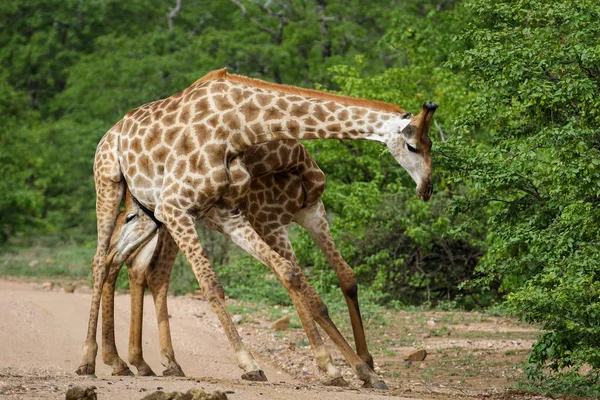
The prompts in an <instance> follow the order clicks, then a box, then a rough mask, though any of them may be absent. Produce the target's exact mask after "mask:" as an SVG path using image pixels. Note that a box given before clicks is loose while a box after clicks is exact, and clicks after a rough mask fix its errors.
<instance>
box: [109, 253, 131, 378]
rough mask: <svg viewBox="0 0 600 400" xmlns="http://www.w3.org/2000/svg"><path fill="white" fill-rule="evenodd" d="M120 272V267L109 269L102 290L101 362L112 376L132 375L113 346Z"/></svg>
mask: <svg viewBox="0 0 600 400" xmlns="http://www.w3.org/2000/svg"><path fill="white" fill-rule="evenodd" d="M120 270H121V266H120V265H118V266H116V267H115V266H114V265H113V266H112V267H111V268H109V272H108V276H107V278H106V282H104V287H103V288H102V361H104V364H106V365H108V366H110V367H111V368H112V374H113V375H133V372H131V370H130V369H129V367H128V366H127V364H126V363H125V361H123V360H122V359H121V358H120V357H119V354H118V352H117V346H116V344H115V285H116V283H117V276H118V275H119V271H120Z"/></svg>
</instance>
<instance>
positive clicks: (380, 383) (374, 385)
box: [363, 381, 390, 390]
mask: <svg viewBox="0 0 600 400" xmlns="http://www.w3.org/2000/svg"><path fill="white" fill-rule="evenodd" d="M363 387H364V388H373V389H381V390H389V389H390V388H389V387H388V385H386V384H385V382H384V381H378V382H375V383H371V382H365V383H364V385H363Z"/></svg>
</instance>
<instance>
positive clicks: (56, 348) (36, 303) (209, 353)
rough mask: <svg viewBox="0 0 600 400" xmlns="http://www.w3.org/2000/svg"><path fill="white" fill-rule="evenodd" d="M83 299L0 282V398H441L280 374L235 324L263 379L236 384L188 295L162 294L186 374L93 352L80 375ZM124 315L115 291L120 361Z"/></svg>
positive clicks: (153, 347)
mask: <svg viewBox="0 0 600 400" xmlns="http://www.w3.org/2000/svg"><path fill="white" fill-rule="evenodd" d="M90 299H91V296H90V294H89V293H77V291H76V293H64V292H62V291H59V290H42V289H40V288H39V285H37V286H36V285H35V284H33V283H23V282H17V281H9V280H5V279H0V398H3V399H4V398H5V399H55V398H64V396H65V392H66V391H67V390H68V389H69V388H70V387H71V386H74V385H78V386H92V385H93V386H96V387H97V393H98V398H99V399H141V398H142V397H144V396H145V395H146V394H148V393H150V392H152V391H155V390H164V391H174V390H177V391H186V390H188V389H191V388H201V389H204V390H206V391H215V390H221V391H225V392H227V395H228V398H229V399H234V400H235V399H240V400H242V399H283V400H286V399H295V400H297V399H328V400H337V399H340V400H341V399H344V400H346V399H349V400H353V399H357V400H358V399H384V398H386V399H387V398H398V399H402V398H412V399H416V398H418V399H425V400H427V399H444V398H449V397H448V396H447V395H444V394H440V393H437V394H436V393H431V394H427V393H422V392H421V393H412V394H411V392H410V390H408V391H407V390H406V388H405V389H403V390H400V388H394V387H393V385H392V390H390V391H387V392H383V391H377V390H372V389H363V388H361V387H360V386H359V385H358V383H357V382H356V381H352V382H351V386H350V387H349V388H343V389H342V388H332V387H325V386H323V385H321V384H320V383H319V381H318V379H317V377H314V378H312V379H310V378H309V379H302V377H303V375H304V378H306V376H305V375H306V373H305V372H304V371H294V370H293V369H291V370H290V369H289V368H287V370H288V371H287V372H286V371H283V369H279V368H277V367H276V365H279V363H278V362H276V361H274V360H273V359H272V358H271V357H268V356H266V354H267V353H265V351H264V348H262V343H263V342H264V337H261V334H260V333H259V332H257V331H256V330H255V329H247V328H246V329H242V335H243V336H244V340H245V342H246V343H247V344H248V346H249V347H250V349H251V350H252V351H253V352H254V354H255V355H256V356H257V358H258V360H259V362H260V363H261V365H262V366H263V368H264V370H265V373H266V375H267V377H268V379H269V382H268V383H255V382H246V381H242V380H241V379H240V375H241V370H240V369H239V368H238V367H237V365H236V362H235V359H234V356H233V351H232V350H231V348H230V346H229V344H228V342H227V340H226V338H225V335H224V334H223V333H222V329H221V327H220V325H219V322H218V320H217V318H216V316H215V315H214V314H213V313H212V310H211V308H210V306H209V305H208V303H207V302H205V301H198V300H194V299H192V298H189V297H171V298H169V309H170V310H171V326H172V330H173V332H172V334H173V341H174V348H175V354H176V357H177V360H178V361H179V363H180V364H181V366H182V368H183V370H184V371H185V373H186V374H187V376H188V377H187V378H166V377H165V378H163V377H144V378H141V377H112V376H111V375H110V369H109V368H108V367H106V366H105V365H104V364H103V363H102V360H101V359H100V356H99V357H98V359H97V364H96V375H97V377H96V378H94V377H80V376H77V375H76V374H75V373H74V371H75V369H76V368H77V366H78V364H79V362H80V355H81V345H82V343H83V340H84V338H85V332H86V328H87V318H88V313H89V307H90ZM145 301H146V303H145V324H144V338H145V339H144V345H145V347H144V350H145V352H144V355H145V359H146V361H147V362H148V363H149V364H150V366H151V367H152V368H153V369H154V371H155V372H157V373H160V372H161V371H162V366H161V365H160V361H159V357H158V335H157V329H156V326H155V322H154V321H155V319H154V307H153V305H152V303H151V297H150V296H146V300H145ZM128 318H129V297H128V296H126V295H119V296H117V298H116V317H115V323H116V333H117V346H118V348H119V350H120V355H121V357H122V358H124V359H126V358H127V352H126V351H127V336H128V332H129V328H128V326H129V325H128ZM263 335H264V333H263ZM261 355H264V357H262V358H261ZM296 372H297V373H296ZM388 383H389V382H388ZM451 397H452V398H457V396H451ZM458 397H462V396H458ZM469 397H471V396H469ZM473 397H482V398H483V397H485V398H498V399H500V398H502V399H509V398H511V399H512V398H515V399H516V398H519V399H520V398H521V397H518V396H515V397H506V394H502V395H501V396H500V395H498V396H497V397H496V396H493V397H490V396H489V395H484V396H480V395H475V396H473ZM526 398H529V399H531V398H533V397H526Z"/></svg>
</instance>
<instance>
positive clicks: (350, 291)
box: [342, 282, 358, 299]
mask: <svg viewBox="0 0 600 400" xmlns="http://www.w3.org/2000/svg"><path fill="white" fill-rule="evenodd" d="M342 292H344V294H345V295H346V296H348V297H349V298H351V299H356V298H358V284H357V283H356V282H353V283H352V284H351V285H349V286H344V287H343V288H342Z"/></svg>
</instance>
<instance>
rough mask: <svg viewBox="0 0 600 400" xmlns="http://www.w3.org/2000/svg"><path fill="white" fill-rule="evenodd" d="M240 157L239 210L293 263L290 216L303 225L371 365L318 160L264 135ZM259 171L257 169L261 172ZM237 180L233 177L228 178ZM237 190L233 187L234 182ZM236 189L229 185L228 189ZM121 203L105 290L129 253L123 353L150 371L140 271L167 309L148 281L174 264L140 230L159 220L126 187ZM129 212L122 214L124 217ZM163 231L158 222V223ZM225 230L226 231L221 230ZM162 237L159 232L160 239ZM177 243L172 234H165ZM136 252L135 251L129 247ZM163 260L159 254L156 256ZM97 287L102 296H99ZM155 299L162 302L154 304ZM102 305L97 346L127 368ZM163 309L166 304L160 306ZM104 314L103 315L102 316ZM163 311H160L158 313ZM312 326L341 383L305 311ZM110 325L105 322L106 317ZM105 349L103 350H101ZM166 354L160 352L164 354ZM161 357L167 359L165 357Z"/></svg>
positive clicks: (326, 363) (322, 360)
mask: <svg viewBox="0 0 600 400" xmlns="http://www.w3.org/2000/svg"><path fill="white" fill-rule="evenodd" d="M239 157H240V158H241V161H242V163H243V164H244V165H245V167H246V168H247V169H248V172H249V173H250V176H251V177H252V181H251V185H250V188H249V190H248V193H247V194H246V197H245V199H244V200H243V201H241V202H240V209H241V210H240V211H241V212H242V213H244V215H246V217H247V218H248V220H249V222H250V224H251V225H252V227H253V228H254V229H255V230H256V232H257V233H258V234H259V235H260V236H261V237H262V238H263V239H264V240H265V242H266V243H267V244H268V245H269V246H270V247H271V248H272V249H274V250H275V251H277V253H279V254H280V255H281V256H282V257H284V258H286V259H288V260H289V261H290V262H292V263H293V264H294V265H298V261H297V259H296V258H295V256H294V252H293V248H292V246H291V244H290V242H289V239H288V231H289V227H290V224H291V222H292V221H295V222H297V223H299V224H301V225H302V226H304V227H305V228H306V229H307V230H308V232H309V233H310V234H311V236H312V237H313V238H314V239H315V242H316V243H317V244H318V245H319V246H320V248H321V250H322V251H323V252H324V254H325V255H326V257H327V259H328V260H329V261H330V264H331V266H332V267H333V269H334V270H335V272H336V274H337V276H338V280H339V283H340V289H341V290H342V293H343V294H344V296H345V298H346V302H347V306H348V311H349V314H350V321H351V325H352V329H353V333H354V338H355V344H356V348H357V352H358V355H359V356H360V357H361V358H362V359H363V360H365V361H367V363H368V364H369V365H370V366H371V367H372V366H373V358H372V356H371V354H370V353H369V351H368V348H367V343H366V338H365V334H364V327H363V324H362V318H361V315H360V309H359V305H358V290H357V289H358V287H357V284H356V278H355V276H354V272H353V271H352V269H351V268H350V267H349V266H348V264H347V263H346V262H345V260H344V259H343V258H342V256H341V254H340V253H339V251H338V250H337V248H336V246H335V244H334V242H333V239H332V237H331V234H330V232H329V227H328V225H329V224H328V221H327V215H326V213H325V208H324V206H323V203H322V201H321V197H322V195H323V191H324V189H325V174H324V173H323V172H322V171H321V170H320V169H319V167H318V165H317V164H316V162H315V161H314V160H313V159H312V158H311V157H310V155H309V154H308V152H307V151H306V149H305V148H304V146H303V145H302V144H301V143H300V142H298V141H291V140H287V141H286V140H283V141H277V142H267V143H263V144H260V145H257V146H254V147H252V148H251V149H249V150H247V151H246V152H245V153H244V154H243V155H242V156H239ZM261 174H262V175H261ZM233 184H234V185H233V187H235V182H233ZM234 190H235V189H234ZM234 195H235V193H234ZM126 198H127V199H128V200H127V201H126V205H127V207H126V209H125V210H124V211H122V212H121V213H120V214H119V216H118V217H117V224H116V227H115V230H114V231H113V234H112V237H111V245H110V250H109V256H108V258H107V263H108V264H110V267H109V268H110V272H109V277H108V279H107V283H106V284H105V287H106V286H111V291H110V292H106V293H108V296H112V295H113V292H112V291H114V284H115V282H116V277H117V274H118V271H119V269H120V267H121V265H122V263H123V261H124V260H127V266H128V273H129V276H130V287H131V314H132V315H131V330H130V341H129V343H130V348H129V361H130V363H131V364H132V365H134V366H136V368H137V369H138V375H151V374H154V373H153V372H152V371H151V370H150V369H149V367H148V364H147V363H146V362H145V361H144V360H143V357H142V349H141V318H139V317H138V316H140V315H142V304H143V303H142V295H143V290H144V288H145V283H146V280H145V277H146V276H148V277H149V280H148V281H149V287H150V289H151V291H152V293H153V295H154V299H155V304H156V308H157V316H159V315H160V313H159V311H158V310H166V309H167V306H166V290H165V291H163V292H161V294H164V295H165V296H162V298H160V299H159V298H157V296H156V295H155V290H154V287H156V285H153V284H150V283H151V279H152V277H156V276H159V277H160V278H161V279H166V280H167V282H166V284H165V287H168V279H169V276H170V273H171V270H172V267H173V265H172V263H171V264H168V265H167V264H164V263H163V264H161V263H156V264H152V257H153V256H152V254H154V257H160V251H164V248H160V247H159V249H158V251H156V250H148V249H147V248H150V249H154V246H156V244H157V241H156V240H151V241H150V239H148V240H146V237H148V236H151V235H154V233H155V231H156V229H157V228H158V227H159V224H158V223H156V222H155V221H153V220H152V219H151V217H150V216H148V215H147V214H146V213H144V212H143V210H141V209H140V207H136V204H135V203H134V202H132V201H130V200H129V199H130V196H129V192H127V196H126ZM213 211H214V210H213V209H211V210H210V211H209V213H208V215H207V217H206V220H207V224H208V225H209V226H210V227H211V228H212V229H214V230H219V231H221V232H223V231H222V229H220V226H219V218H218V215H217V217H216V218H212V216H211V214H212V212H213ZM125 215H127V217H125ZM163 231H164V230H163ZM223 233H225V234H226V232H223ZM132 236H133V237H135V238H136V240H137V241H138V242H141V241H144V240H146V243H147V242H148V241H150V242H149V244H148V245H146V247H144V248H143V250H140V249H139V248H136V247H132V246H129V244H130V243H129V242H130V241H131V237H132ZM158 241H159V242H161V243H162V239H158ZM169 243H171V244H172V247H174V250H175V252H176V251H177V247H176V246H174V245H173V242H172V241H171V242H169ZM134 252H135V254H134ZM159 260H164V258H159ZM104 294H105V293H104V292H103V296H104ZM106 304H109V305H110V307H112V299H111V298H108V299H105V298H104V297H103V305H106ZM159 304H160V305H159ZM104 310H105V308H104V306H103V332H107V334H106V335H108V336H106V335H105V336H103V349H104V348H106V349H109V350H110V351H111V352H112V353H111V354H110V355H109V356H107V357H106V360H107V361H108V363H109V365H111V366H116V370H115V371H114V372H115V373H116V374H123V373H125V374H130V373H131V371H130V370H129V369H121V368H123V367H124V366H125V367H126V364H125V363H124V362H122V361H117V360H120V359H119V358H118V354H117V353H116V347H115V345H114V334H113V333H112V332H113V331H112V329H111V328H112V326H113V325H114V323H113V311H112V309H111V310H110V312H106V313H105V312H104ZM164 313H166V311H164ZM105 316H106V317H107V318H108V320H107V318H105ZM160 320H161V318H160V317H159V321H160ZM164 320H165V321H166V322H165V323H164V324H163V325H161V328H163V329H159V334H160V338H161V340H160V341H161V343H167V344H169V345H170V343H171V340H170V332H169V329H168V319H166V318H165V319H164ZM309 323H310V326H307V327H305V328H306V332H307V334H308V337H309V340H310V343H311V347H312V349H313V352H314V354H315V358H316V360H317V365H318V366H319V368H321V369H322V370H323V371H324V372H325V373H326V374H327V375H328V381H327V382H326V384H328V385H332V384H335V385H340V386H343V385H346V384H347V383H346V381H345V380H344V379H343V378H342V376H341V374H340V373H339V371H338V369H337V368H335V367H334V365H333V363H332V359H331V356H330V354H329V353H328V352H327V350H326V348H325V346H324V344H323V342H322V339H321V338H320V336H319V334H318V331H317V330H316V329H315V325H314V320H312V319H310V321H309ZM106 324H107V325H108V326H107V327H106V328H105V325H106ZM103 354H104V353H103ZM164 354H169V355H172V354H173V349H172V347H168V348H161V355H164ZM173 357H174V356H172V357H171V358H169V359H168V362H170V363H171V364H170V366H169V368H167V370H166V373H167V374H171V373H173V372H174V371H177V373H178V374H183V371H181V368H180V367H179V365H178V364H177V363H176V361H174V358H173ZM163 359H164V356H163ZM165 365H167V364H166V363H165Z"/></svg>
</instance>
